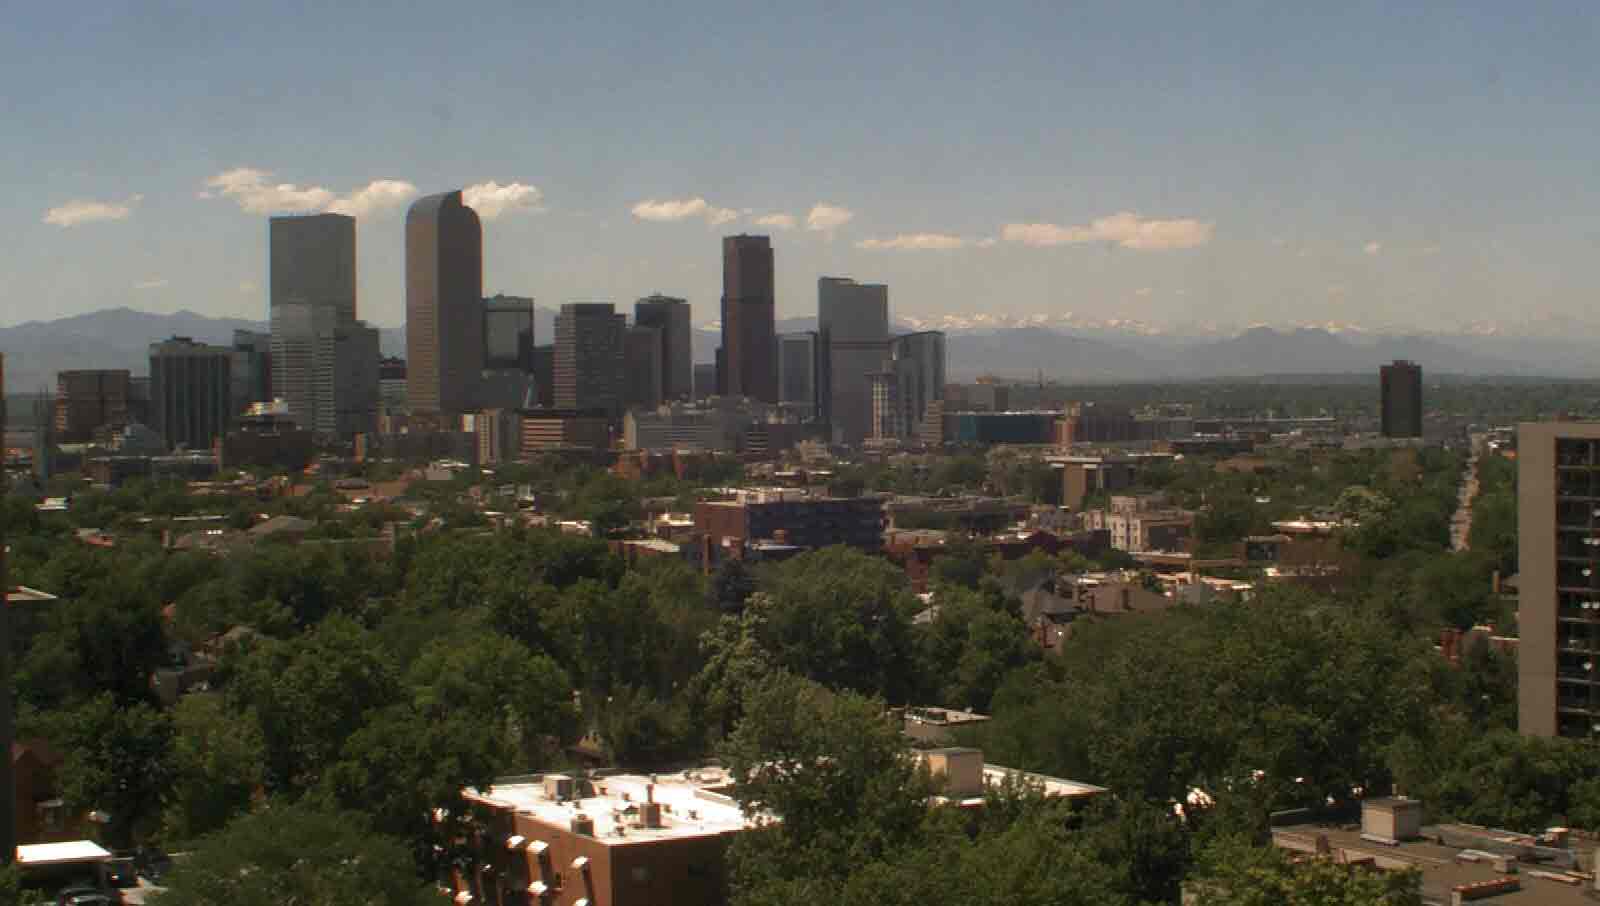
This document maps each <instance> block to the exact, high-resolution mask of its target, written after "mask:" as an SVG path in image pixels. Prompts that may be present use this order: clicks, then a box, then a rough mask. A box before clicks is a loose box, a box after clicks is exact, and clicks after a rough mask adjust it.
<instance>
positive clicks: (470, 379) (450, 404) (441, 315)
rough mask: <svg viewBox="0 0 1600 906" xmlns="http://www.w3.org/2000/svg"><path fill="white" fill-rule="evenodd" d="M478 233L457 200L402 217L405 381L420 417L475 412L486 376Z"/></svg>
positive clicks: (472, 214) (424, 204)
mask: <svg viewBox="0 0 1600 906" xmlns="http://www.w3.org/2000/svg"><path fill="white" fill-rule="evenodd" d="M482 306H483V226H482V224H481V223H479V221H478V213H477V212H476V211H474V210H472V209H471V208H469V207H467V206H466V205H464V204H462V202H461V193H460V192H459V191H457V192H445V193H442V194H439V195H429V196H427V197H426V198H420V199H418V200H417V201H416V202H415V203H414V204H412V205H411V210H410V211H408V212H407V213H406V380H407V382H408V383H409V388H408V390H409V393H408V395H409V396H410V399H411V408H412V409H413V410H414V411H417V412H429V413H445V414H459V413H462V412H467V411H470V410H472V409H473V408H474V407H475V400H474V393H475V390H476V387H477V383H478V376H479V374H480V373H481V372H482V371H483V317H482V311H481V309H482Z"/></svg>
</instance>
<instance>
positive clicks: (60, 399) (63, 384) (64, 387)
mask: <svg viewBox="0 0 1600 906" xmlns="http://www.w3.org/2000/svg"><path fill="white" fill-rule="evenodd" d="M130 381H131V377H130V375H129V372H128V371H127V370H126V369H123V370H76V371H60V372H57V373H56V399H55V412H54V413H53V416H54V423H55V435H56V436H55V440H56V442H57V443H67V444H76V443H86V442H88V441H89V440H91V439H92V438H93V437H94V432H95V431H96V430H98V429H100V428H107V427H110V428H115V427H120V426H123V425H126V424H128V421H129V419H128V398H129V396H130V395H131V393H132V391H131V388H130Z"/></svg>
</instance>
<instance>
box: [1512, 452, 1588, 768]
mask: <svg viewBox="0 0 1600 906" xmlns="http://www.w3.org/2000/svg"><path fill="white" fill-rule="evenodd" d="M1596 537H1600V422H1539V423H1530V424H1524V425H1520V426H1518V429H1517V560H1518V569H1519V577H1518V580H1517V591H1518V609H1517V626H1518V631H1519V634H1520V637H1521V641H1520V642H1519V643H1518V647H1517V671H1518V682H1517V728H1518V729H1519V730H1520V731H1521V732H1522V733H1524V734H1526V735H1529V736H1572V737H1581V738H1593V737H1600V670H1596V661H1597V659H1600V545H1596V544H1595V543H1594V539H1595V538H1596Z"/></svg>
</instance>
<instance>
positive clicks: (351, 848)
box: [151, 802, 439, 906]
mask: <svg viewBox="0 0 1600 906" xmlns="http://www.w3.org/2000/svg"><path fill="white" fill-rule="evenodd" d="M163 883H164V884H165V885H166V887H167V890H166V891H165V892H164V893H161V894H159V895H158V896H156V897H154V898H152V899H151V902H152V903H159V904H161V906H214V904H217V903H228V904H232V906H278V904H282V903H299V904H306V906H369V904H372V903H385V904H391V906H409V904H416V906H422V904H433V903H437V902H438V901H439V895H438V893H437V892H435V891H434V889H433V888H432V887H431V886H428V885H424V884H422V883H420V882H419V881H418V880H417V876H416V872H415V871H414V869H413V867H412V864H411V860H410V859H409V858H408V857H407V855H406V850H405V847H404V845H403V844H401V843H400V842H399V841H397V840H394V839H392V838H390V837H386V836H384V835H382V834H380V833H375V832H374V831H373V829H372V827H371V826H370V823H369V822H368V821H367V820H366V819H365V818H364V817H363V816H362V815H360V814H357V813H339V812H332V811H322V810H318V809H315V808H312V807H308V806H305V805H295V804H290V803H282V802H276V803H272V804H271V805H269V806H268V807H266V808H264V809H262V810H260V811H258V812H254V813H252V814H248V815H244V816H241V817H239V818H237V819H235V820H234V821H232V822H231V823H229V825H228V826H227V827H226V828H225V829H223V830H222V831H220V832H218V833H216V834H214V835H212V836H210V837H207V838H206V839H205V840H203V841H201V843H200V845H199V846H198V847H197V848H196V849H195V851H194V852H193V853H191V854H190V855H189V857H188V858H186V859H184V860H183V861H182V862H180V863H179V864H178V865H177V866H176V867H175V868H174V869H173V870H172V873H171V874H170V875H168V876H167V878H166V879H165V880H164V881H163Z"/></svg>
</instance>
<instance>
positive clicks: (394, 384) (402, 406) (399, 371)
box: [378, 357, 411, 415]
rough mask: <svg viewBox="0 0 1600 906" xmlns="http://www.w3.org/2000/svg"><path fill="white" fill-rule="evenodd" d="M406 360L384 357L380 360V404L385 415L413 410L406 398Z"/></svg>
mask: <svg viewBox="0 0 1600 906" xmlns="http://www.w3.org/2000/svg"><path fill="white" fill-rule="evenodd" d="M407 389H408V388H407V387H406V360H405V359H397V358H389V357H384V358H381V359H379V360H378V404H379V406H380V407H381V408H382V409H383V411H384V413H386V414H389V415H395V414H398V413H401V412H405V411H407V410H409V409H410V408H411V405H410V400H408V399H407V398H406V393H407Z"/></svg>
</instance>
